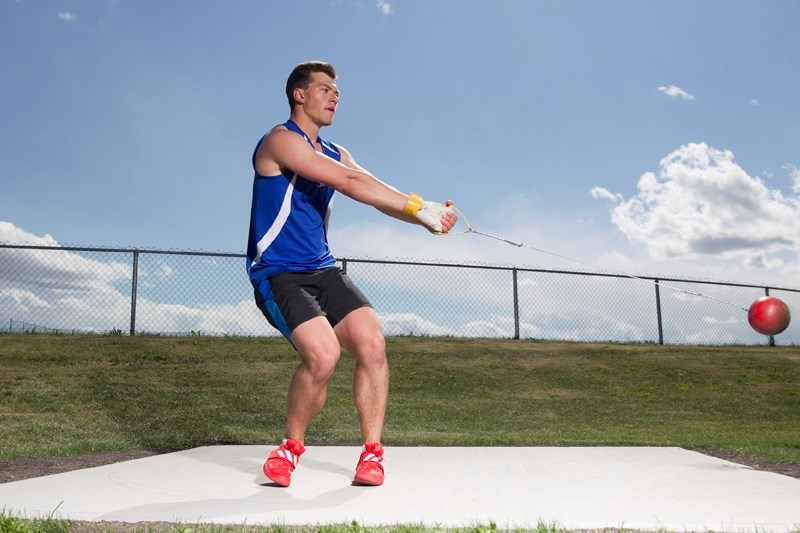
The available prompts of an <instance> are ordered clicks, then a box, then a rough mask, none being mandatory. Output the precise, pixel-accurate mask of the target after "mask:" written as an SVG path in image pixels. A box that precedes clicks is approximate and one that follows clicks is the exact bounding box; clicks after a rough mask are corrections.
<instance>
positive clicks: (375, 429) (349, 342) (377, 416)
mask: <svg viewBox="0 0 800 533" xmlns="http://www.w3.org/2000/svg"><path fill="white" fill-rule="evenodd" d="M333 330H334V331H335V332H336V336H337V337H338V339H339V343H340V344H341V345H342V347H343V348H344V349H345V350H347V351H348V352H350V353H351V354H352V355H353V357H354V358H355V360H356V371H355V376H354V378H353V400H354V401H355V404H356V409H357V410H358V414H359V418H360V421H361V438H362V440H363V442H364V443H368V442H380V440H381V432H382V431H383V419H384V415H385V414H386V401H387V398H388V395H389V364H388V362H387V360H386V343H385V341H384V338H383V332H382V330H381V324H380V321H379V320H378V316H377V315H376V314H375V311H374V310H373V309H372V308H371V307H361V308H359V309H356V310H355V311H352V312H351V313H349V314H348V315H347V316H346V317H345V318H344V319H342V320H341V321H340V322H339V323H338V324H336V326H335V327H334V328H333Z"/></svg>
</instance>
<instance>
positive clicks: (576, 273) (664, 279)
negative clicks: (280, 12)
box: [0, 243, 800, 293]
mask: <svg viewBox="0 0 800 533" xmlns="http://www.w3.org/2000/svg"><path fill="white" fill-rule="evenodd" d="M2 248H9V249H21V250H61V251H65V252H109V253H130V254H154V255H183V256H203V257H228V258H239V259H245V258H246V257H247V255H246V254H244V253H233V252H202V251H190V250H153V249H148V248H104V247H99V246H48V245H39V244H9V243H0V249H2ZM338 261H339V262H340V263H343V264H346V263H369V264H378V265H408V266H429V267H438V268H469V269H478V270H502V271H508V272H514V271H516V272H537V273H545V274H566V275H571V276H594V277H606V278H623V279H634V280H636V279H638V280H642V281H647V282H652V283H653V284H658V283H660V282H678V283H694V284H701V285H719V286H726V287H744V288H753V289H766V290H777V291H786V292H794V293H800V288H791V287H782V286H776V285H757V284H751V283H737V282H729V281H714V280H701V279H691V278H674V277H664V276H633V275H630V274H624V273H621V272H619V273H617V272H603V271H591V270H564V269H550V268H533V267H516V266H501V265H479V264H469V263H445V262H437V263H434V262H425V261H410V260H393V259H361V258H349V257H341V258H339V259H338Z"/></svg>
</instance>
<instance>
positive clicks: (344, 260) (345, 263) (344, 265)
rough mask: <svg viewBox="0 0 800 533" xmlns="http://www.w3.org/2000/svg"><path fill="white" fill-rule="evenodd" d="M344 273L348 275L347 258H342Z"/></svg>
mask: <svg viewBox="0 0 800 533" xmlns="http://www.w3.org/2000/svg"><path fill="white" fill-rule="evenodd" d="M342 273H343V274H344V275H345V276H346V275H347V259H342Z"/></svg>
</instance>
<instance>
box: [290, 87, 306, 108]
mask: <svg viewBox="0 0 800 533" xmlns="http://www.w3.org/2000/svg"><path fill="white" fill-rule="evenodd" d="M292 97H294V101H295V102H297V103H298V104H302V103H303V102H304V101H305V93H304V92H303V89H301V88H300V87H297V88H295V90H294V92H292Z"/></svg>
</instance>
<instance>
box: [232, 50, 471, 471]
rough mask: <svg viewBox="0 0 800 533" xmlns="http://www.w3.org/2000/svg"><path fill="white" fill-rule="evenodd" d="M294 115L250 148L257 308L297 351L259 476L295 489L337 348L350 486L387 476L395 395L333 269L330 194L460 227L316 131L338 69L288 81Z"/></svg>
mask: <svg viewBox="0 0 800 533" xmlns="http://www.w3.org/2000/svg"><path fill="white" fill-rule="evenodd" d="M286 96H287V97H288V99H289V106H290V108H291V114H290V118H289V120H288V121H287V122H285V123H284V124H281V125H278V126H275V127H274V128H273V129H272V130H270V131H269V132H268V133H267V134H266V135H265V136H264V137H263V138H262V139H261V140H260V141H259V143H258V144H257V146H256V149H255V152H254V153H253V167H254V168H255V179H254V182H253V203H252V208H251V214H250V238H249V241H248V245H247V271H248V274H249V276H250V281H251V282H252V284H253V288H254V289H255V299H256V303H257V304H258V307H259V308H260V309H261V311H262V312H263V313H264V316H265V317H266V318H267V320H268V321H269V323H270V324H272V326H274V327H275V328H277V329H278V330H279V331H280V332H281V333H282V334H283V335H284V336H285V337H286V338H287V339H288V340H289V342H291V343H292V345H293V346H294V348H295V349H296V350H297V353H298V355H299V356H300V364H299V366H298V367H297V370H295V372H294V375H293V377H292V381H291V384H290V386H289V392H288V395H287V416H286V438H285V439H284V440H283V442H282V443H281V445H280V446H278V447H277V448H275V449H274V450H273V451H272V453H270V454H269V457H268V458H267V460H266V462H265V463H264V473H265V474H266V475H267V477H268V478H269V479H271V480H272V481H274V482H275V483H276V484H278V485H280V486H284V487H288V486H289V483H290V481H291V475H292V472H293V471H294V469H295V467H296V466H297V464H298V460H299V458H300V456H301V455H302V454H303V452H304V451H305V448H304V447H303V441H304V439H305V432H306V429H307V428H308V426H309V424H310V423H311V421H312V420H313V418H314V417H315V416H316V415H317V413H319V411H320V410H321V409H322V406H323V405H324V403H325V398H326V394H327V384H328V380H329V379H330V377H331V375H332V373H333V370H334V368H335V367H336V363H337V361H338V360H339V355H340V353H341V350H342V348H344V349H345V350H347V351H348V352H350V353H351V354H352V355H353V357H354V358H355V361H356V370H355V377H354V381H353V399H354V401H355V405H356V409H357V410H358V414H359V420H360V423H361V439H362V442H363V447H362V452H361V456H360V458H359V460H358V463H357V465H356V472H355V477H354V478H353V481H354V483H356V484H361V485H381V484H382V483H383V481H384V469H383V447H382V446H381V444H380V440H381V431H382V429H383V418H384V414H385V412H386V401H387V396H388V391H389V367H388V363H387V361H386V352H385V343H384V338H383V332H382V331H381V325H380V322H379V321H378V317H377V315H376V314H375V311H374V310H373V309H372V307H371V305H370V303H369V301H368V300H367V299H366V297H365V296H364V295H363V294H362V293H361V291H360V290H358V288H356V287H355V286H354V285H353V284H352V282H351V281H350V280H349V279H348V278H347V276H346V275H345V274H344V273H343V272H342V271H341V270H340V269H339V268H338V267H337V266H336V260H335V259H334V257H333V255H331V251H330V249H329V248H328V240H327V223H328V217H329V216H330V212H331V206H332V202H333V196H334V193H335V191H339V192H340V193H342V194H344V195H345V196H348V197H350V198H352V199H354V200H357V201H359V202H362V203H365V204H368V205H371V206H373V207H375V208H377V209H379V210H380V211H382V212H383V213H385V214H387V215H389V216H392V217H395V218H398V219H400V220H403V221H405V222H411V223H416V224H420V225H422V226H425V227H426V228H427V229H428V230H430V231H431V232H434V233H438V232H441V233H447V232H448V231H449V230H450V229H451V228H452V227H453V225H454V224H455V223H456V215H455V214H454V213H453V211H452V210H451V209H449V208H448V207H449V203H448V204H441V203H436V202H426V201H424V200H423V199H422V198H421V197H420V196H418V195H416V194H414V193H412V194H411V195H406V194H403V193H401V192H400V191H398V190H397V189H395V188H394V187H391V186H389V185H387V184H386V183H384V182H382V181H381V180H379V179H378V178H376V177H375V176H373V175H372V174H370V173H369V172H367V171H366V170H364V169H363V168H361V167H360V166H358V164H356V162H355V161H354V160H353V157H352V156H351V155H350V153H349V152H348V151H347V150H345V149H344V148H343V147H341V146H339V145H336V144H333V143H331V142H329V141H326V140H325V139H323V138H321V137H319V130H320V129H321V128H322V127H323V126H329V125H331V124H332V123H333V116H334V114H336V107H337V105H338V104H339V89H338V88H337V86H336V72H335V71H334V69H333V67H332V66H331V65H329V64H327V63H323V62H319V61H311V62H307V63H301V64H300V65H297V67H295V68H294V70H293V71H292V73H291V74H290V75H289V79H288V80H287V82H286Z"/></svg>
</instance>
